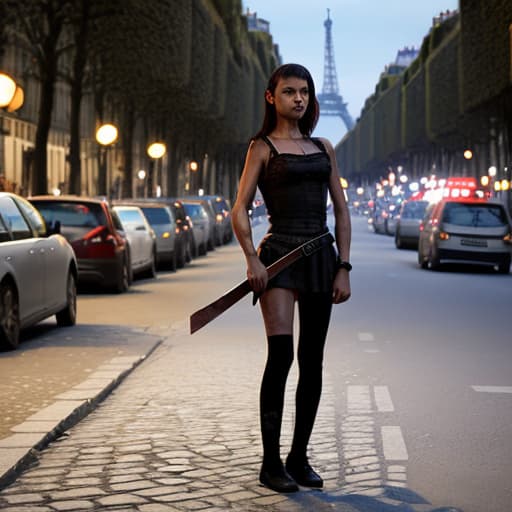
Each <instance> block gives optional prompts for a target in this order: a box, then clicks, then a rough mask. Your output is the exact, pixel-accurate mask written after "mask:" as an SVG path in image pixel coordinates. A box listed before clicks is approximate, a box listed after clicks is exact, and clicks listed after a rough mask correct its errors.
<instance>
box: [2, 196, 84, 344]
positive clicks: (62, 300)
mask: <svg viewBox="0 0 512 512" xmlns="http://www.w3.org/2000/svg"><path fill="white" fill-rule="evenodd" d="M58 230H59V229H58V225H56V226H55V228H54V230H53V231H52V230H49V229H47V226H46V224H45V222H44V220H43V218H42V217H41V215H40V214H39V212H38V211H37V210H36V209H35V208H34V207H33V206H32V205H31V204H30V203H29V202H28V201H26V200H25V199H23V198H22V197H20V196H17V195H15V194H11V193H7V192H1V193H0V347H2V348H4V349H5V348H7V349H9V348H10V349H13V348H16V347H17V346H18V343H19V335H20V330H21V329H23V328H25V327H28V326H30V325H33V324H35V323H37V322H39V321H41V320H43V319H45V318H48V317H50V316H52V315H55V316H56V319H57V325H59V326H70V325H74V324H75V322H76V281H77V275H78V268H77V262H76V258H75V255H74V252H73V249H72V248H71V246H70V245H69V243H68V242H67V241H66V239H65V238H64V237H63V236H62V235H60V234H58Z"/></svg>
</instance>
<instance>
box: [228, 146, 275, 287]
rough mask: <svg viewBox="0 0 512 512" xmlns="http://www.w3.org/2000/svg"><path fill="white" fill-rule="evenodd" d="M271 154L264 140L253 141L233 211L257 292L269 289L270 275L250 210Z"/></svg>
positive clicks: (236, 234) (232, 216)
mask: <svg viewBox="0 0 512 512" xmlns="http://www.w3.org/2000/svg"><path fill="white" fill-rule="evenodd" d="M268 157H269V150H268V148H267V146H266V144H265V143H264V142H263V141H262V140H255V141H252V142H251V145H250V146H249V149H248V151H247V156H246V158H245V165H244V169H243V171H242V176H241V178H240V184H239V186H238V193H237V197H236V201H235V204H234V205H233V209H232V211H231V219H232V220H231V222H232V225H233V231H234V233H235V236H236V238H237V240H238V242H239V243H240V247H241V248H242V251H243V252H244V255H245V259H246V261H247V279H248V280H249V283H250V284H251V287H252V289H253V291H254V292H256V293H257V294H259V293H263V292H264V291H265V288H266V287H267V281H268V275H267V271H266V269H265V265H263V263H261V261H260V259H259V258H258V255H257V253H256V248H255V247H254V242H253V240H252V229H251V222H250V220H249V214H248V213H247V210H248V208H249V207H250V206H251V203H252V201H253V198H254V195H255V193H256V187H257V186H258V178H259V175H260V173H261V171H262V169H263V168H264V166H265V165H266V162H267V160H268Z"/></svg>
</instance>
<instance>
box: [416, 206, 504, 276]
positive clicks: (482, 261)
mask: <svg viewBox="0 0 512 512" xmlns="http://www.w3.org/2000/svg"><path fill="white" fill-rule="evenodd" d="M511 254H512V221H511V219H510V216H509V214H508V212H507V209H506V208H505V206H504V205H503V204H501V203H498V202H493V201H486V200H483V199H457V200H456V199H443V200H441V201H439V202H438V203H435V204H432V205H430V206H429V207H428V208H427V211H426V213H425V218H424V219H423V221H422V223H421V226H420V238H419V243H418V263H419V264H420V265H421V266H422V267H423V268H431V269H436V268H438V267H439V266H440V265H441V264H443V263H449V262H452V263H470V264H477V265H485V266H490V267H494V268H495V269H496V270H497V271H498V272H499V273H502V274H508V272H509V271H510V260H511Z"/></svg>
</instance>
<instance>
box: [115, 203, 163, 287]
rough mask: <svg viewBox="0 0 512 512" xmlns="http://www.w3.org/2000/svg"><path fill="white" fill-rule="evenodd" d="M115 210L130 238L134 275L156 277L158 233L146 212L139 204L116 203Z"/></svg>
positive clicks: (131, 262) (125, 232) (128, 238)
mask: <svg viewBox="0 0 512 512" xmlns="http://www.w3.org/2000/svg"><path fill="white" fill-rule="evenodd" d="M113 210H114V212H115V214H117V216H118V217H119V220H120V221H121V225H122V227H123V232H124V234H125V235H126V238H127V240H128V245H129V248H130V250H129V252H130V264H131V270H132V273H133V275H136V274H141V273H143V274H145V275H147V276H148V277H156V264H157V250H156V235H155V232H154V230H153V228H152V227H151V225H150V224H149V222H148V220H147V218H146V217H145V215H144V213H143V212H142V210H141V209H140V208H139V207H138V206H125V205H122V206H121V205H116V206H114V207H113Z"/></svg>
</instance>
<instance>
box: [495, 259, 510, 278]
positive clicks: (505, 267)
mask: <svg viewBox="0 0 512 512" xmlns="http://www.w3.org/2000/svg"><path fill="white" fill-rule="evenodd" d="M509 272H510V258H507V259H506V260H505V261H503V262H502V263H500V264H499V265H498V273H499V274H508V273H509Z"/></svg>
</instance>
